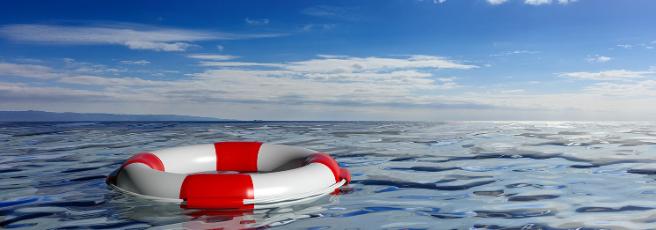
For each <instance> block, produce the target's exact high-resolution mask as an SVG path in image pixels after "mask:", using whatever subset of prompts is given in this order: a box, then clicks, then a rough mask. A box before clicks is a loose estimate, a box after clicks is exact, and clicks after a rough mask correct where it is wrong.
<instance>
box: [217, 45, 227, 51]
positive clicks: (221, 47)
mask: <svg viewBox="0 0 656 230" xmlns="http://www.w3.org/2000/svg"><path fill="white" fill-rule="evenodd" d="M216 49H217V50H219V51H223V49H225V47H223V46H222V45H217V46H216Z"/></svg>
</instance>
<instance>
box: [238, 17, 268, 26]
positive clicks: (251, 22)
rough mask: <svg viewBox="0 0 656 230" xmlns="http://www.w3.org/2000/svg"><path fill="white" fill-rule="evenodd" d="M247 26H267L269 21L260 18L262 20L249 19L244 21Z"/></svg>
mask: <svg viewBox="0 0 656 230" xmlns="http://www.w3.org/2000/svg"><path fill="white" fill-rule="evenodd" d="M244 21H246V23H247V24H249V25H253V26H261V25H268V24H269V19H268V18H262V19H250V18H246V19H244Z"/></svg>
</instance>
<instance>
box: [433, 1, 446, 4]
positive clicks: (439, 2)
mask: <svg viewBox="0 0 656 230" xmlns="http://www.w3.org/2000/svg"><path fill="white" fill-rule="evenodd" d="M445 2H446V0H433V3H434V4H442V3H445Z"/></svg>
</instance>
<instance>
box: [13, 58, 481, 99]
mask: <svg viewBox="0 0 656 230" xmlns="http://www.w3.org/2000/svg"><path fill="white" fill-rule="evenodd" d="M201 60H204V59H201ZM201 66H205V67H209V68H208V69H206V70H204V71H201V72H197V73H191V74H186V76H188V78H184V79H178V80H148V79H142V78H137V77H122V76H121V77H117V76H103V75H93V74H79V73H77V72H74V71H70V70H66V69H57V70H53V69H50V68H45V67H38V68H37V69H41V70H42V72H46V73H50V74H53V78H54V79H53V78H50V79H47V80H49V81H56V82H60V83H66V84H69V85H84V86H92V87H99V88H98V89H97V92H98V93H99V94H102V95H105V96H107V97H114V98H115V100H118V101H120V100H127V98H125V97H123V95H132V96H131V97H130V98H129V100H131V101H160V102H172V101H185V102H194V103H200V102H203V101H208V100H209V101H227V102H239V103H246V102H248V103H278V104H289V103H292V104H298V103H301V104H307V103H311V104H330V105H340V106H349V105H388V106H391V105H394V106H436V105H438V104H439V105H440V106H444V105H456V104H457V105H463V104H466V103H464V102H462V101H457V100H450V99H444V98H440V97H439V96H437V95H435V94H434V93H435V92H439V91H442V90H450V89H453V88H456V87H459V85H458V83H457V82H456V78H453V77H438V76H435V75H434V73H433V72H434V71H436V70H439V69H471V68H477V66H475V65H469V64H463V63H460V62H458V61H454V60H450V59H447V58H444V57H438V56H426V55H412V56H407V57H398V58H389V57H350V56H340V55H333V56H322V57H318V58H313V59H308V60H300V61H295V62H286V63H266V62H264V63H260V62H230V61H201ZM32 67H34V66H32ZM14 72H15V73H14V75H25V76H28V77H29V76H34V75H35V74H34V73H32V72H26V71H23V72H16V71H14ZM44 80H46V79H44ZM226 86H229V87H226ZM17 87H18V86H17ZM26 87H27V86H20V87H18V88H26ZM30 87H31V86H30ZM75 88H76V87H73V88H71V90H72V91H74V90H75ZM58 90H60V89H58ZM18 91H20V90H18V89H14V90H11V91H9V90H8V91H7V92H4V93H5V94H7V93H14V94H16V93H17V92H18ZM431 91H432V92H433V93H429V94H425V93H426V92H431ZM422 92H423V93H422ZM23 94H24V93H23Z"/></svg>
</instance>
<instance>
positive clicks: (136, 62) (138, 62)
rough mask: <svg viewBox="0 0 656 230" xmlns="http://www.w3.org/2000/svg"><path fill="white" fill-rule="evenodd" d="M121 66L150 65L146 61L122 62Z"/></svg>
mask: <svg viewBox="0 0 656 230" xmlns="http://www.w3.org/2000/svg"><path fill="white" fill-rule="evenodd" d="M121 64H125V65H148V64H150V61H148V60H143V59H142V60H123V61H121Z"/></svg>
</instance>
